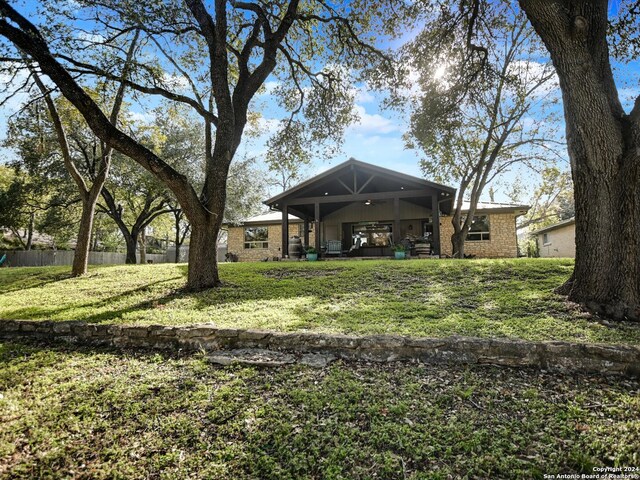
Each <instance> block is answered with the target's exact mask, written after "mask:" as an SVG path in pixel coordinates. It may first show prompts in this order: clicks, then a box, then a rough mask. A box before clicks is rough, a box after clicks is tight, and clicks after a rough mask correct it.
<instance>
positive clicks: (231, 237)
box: [227, 222, 315, 262]
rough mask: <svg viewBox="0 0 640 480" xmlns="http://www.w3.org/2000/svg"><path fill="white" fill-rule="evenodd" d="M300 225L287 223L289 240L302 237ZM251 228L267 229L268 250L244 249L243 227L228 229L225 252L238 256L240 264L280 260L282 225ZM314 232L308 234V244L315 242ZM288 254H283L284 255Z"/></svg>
mask: <svg viewBox="0 0 640 480" xmlns="http://www.w3.org/2000/svg"><path fill="white" fill-rule="evenodd" d="M303 225H304V224H302V223H298V222H296V223H292V222H289V238H291V237H293V236H294V235H298V236H300V237H302V231H303V228H304V227H303ZM252 226H266V227H268V229H269V248H244V229H245V227H244V226H242V227H229V232H228V237H227V251H229V252H230V253H235V254H236V255H238V260H240V261H241V262H258V261H261V260H264V259H266V258H269V259H273V258H274V257H277V258H282V225H281V224H279V223H278V224H274V225H252ZM314 234H315V231H314V232H310V233H309V244H310V245H313V244H314V242H315V236H314ZM287 254H288V253H287V252H285V255H287Z"/></svg>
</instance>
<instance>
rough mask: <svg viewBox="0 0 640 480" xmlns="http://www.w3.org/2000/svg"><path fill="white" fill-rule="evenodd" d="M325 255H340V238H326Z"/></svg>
mask: <svg viewBox="0 0 640 480" xmlns="http://www.w3.org/2000/svg"><path fill="white" fill-rule="evenodd" d="M325 254H326V255H338V256H340V257H341V256H342V242H341V241H340V240H327V251H326V252H325Z"/></svg>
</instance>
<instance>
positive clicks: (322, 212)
mask: <svg viewBox="0 0 640 480" xmlns="http://www.w3.org/2000/svg"><path fill="white" fill-rule="evenodd" d="M454 197H455V189H453V188H451V187H447V186H445V185H440V184H437V183H433V182H429V181H427V180H424V179H421V178H418V177H414V176H411V175H406V174H403V173H399V172H396V171H393V170H390V169H386V168H382V167H378V166H375V165H371V164H368V163H364V162H360V161H358V160H355V159H350V160H348V161H346V162H344V163H342V164H340V165H338V166H336V167H334V168H332V169H330V170H327V171H326V172H324V173H321V174H320V175H317V176H316V177H313V178H311V179H309V180H307V181H306V182H303V183H301V184H299V185H297V186H296V187H294V188H291V189H289V190H287V191H285V192H283V193H281V194H279V195H276V196H275V197H273V198H270V199H269V200H267V201H265V202H264V203H265V204H266V205H268V206H269V207H270V209H271V210H277V211H280V212H282V253H283V256H284V255H286V254H287V252H288V251H289V234H288V232H289V215H295V216H297V217H299V218H301V219H302V220H303V222H304V227H303V232H304V233H303V239H302V241H303V244H304V245H305V246H309V232H310V231H312V230H313V231H314V232H315V235H314V243H315V245H313V246H314V247H315V248H316V250H317V251H318V252H319V253H320V255H321V256H325V257H328V256H351V257H353V256H356V257H384V256H390V255H392V247H393V246H394V245H396V244H399V243H408V242H411V241H413V240H416V239H423V240H426V241H427V242H429V243H430V244H431V246H432V252H433V253H434V254H436V255H439V253H440V215H441V214H445V215H446V214H449V213H450V212H451V209H452V206H453V199H454Z"/></svg>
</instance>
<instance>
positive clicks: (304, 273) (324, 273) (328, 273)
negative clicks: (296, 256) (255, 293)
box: [262, 268, 346, 280]
mask: <svg viewBox="0 0 640 480" xmlns="http://www.w3.org/2000/svg"><path fill="white" fill-rule="evenodd" d="M344 270H346V269H344V268H332V269H331V270H326V269H322V270H320V269H318V270H309V269H304V270H302V269H301V270H289V269H286V268H274V269H273V270H267V271H265V272H263V273H262V274H263V275H264V276H265V277H267V278H275V279H276V280H286V279H290V278H323V277H332V276H334V275H339V274H340V273H341V272H343V271H344Z"/></svg>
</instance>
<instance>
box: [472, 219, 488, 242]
mask: <svg viewBox="0 0 640 480" xmlns="http://www.w3.org/2000/svg"><path fill="white" fill-rule="evenodd" d="M490 239H491V236H490V233H489V216H488V215H475V216H474V217H473V221H472V222H471V226H470V227H469V233H468V234H467V241H470V242H473V241H480V240H490Z"/></svg>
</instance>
